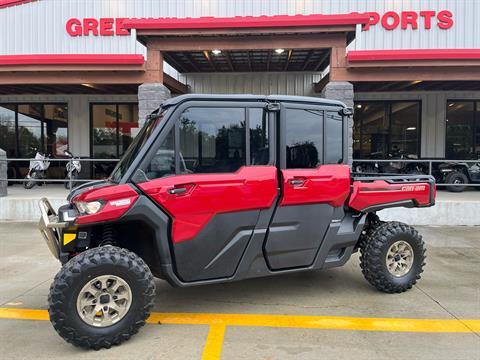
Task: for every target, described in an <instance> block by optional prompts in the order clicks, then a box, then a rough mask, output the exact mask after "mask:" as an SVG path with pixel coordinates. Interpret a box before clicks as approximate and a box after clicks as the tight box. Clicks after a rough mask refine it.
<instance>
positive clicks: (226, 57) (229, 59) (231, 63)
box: [224, 51, 235, 71]
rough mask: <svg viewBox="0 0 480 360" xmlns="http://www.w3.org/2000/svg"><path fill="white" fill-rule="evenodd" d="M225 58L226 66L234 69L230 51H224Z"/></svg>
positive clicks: (231, 69)
mask: <svg viewBox="0 0 480 360" xmlns="http://www.w3.org/2000/svg"><path fill="white" fill-rule="evenodd" d="M224 54H225V59H227V63H228V66H229V67H230V71H235V66H233V62H232V57H231V56H230V51H225V53H224Z"/></svg>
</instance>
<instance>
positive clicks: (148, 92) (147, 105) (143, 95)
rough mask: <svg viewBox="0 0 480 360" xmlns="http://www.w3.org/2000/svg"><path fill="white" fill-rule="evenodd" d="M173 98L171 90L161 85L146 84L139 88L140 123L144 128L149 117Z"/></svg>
mask: <svg viewBox="0 0 480 360" xmlns="http://www.w3.org/2000/svg"><path fill="white" fill-rule="evenodd" d="M170 97H171V95H170V90H168V88H167V87H166V86H165V85H163V84H161V83H145V84H142V85H140V86H139V87H138V121H139V123H140V126H143V124H144V123H145V119H146V117H147V115H149V114H150V113H151V112H152V111H154V110H155V109H157V108H158V107H159V106H160V105H161V104H162V103H163V102H164V101H165V100H167V99H169V98H170Z"/></svg>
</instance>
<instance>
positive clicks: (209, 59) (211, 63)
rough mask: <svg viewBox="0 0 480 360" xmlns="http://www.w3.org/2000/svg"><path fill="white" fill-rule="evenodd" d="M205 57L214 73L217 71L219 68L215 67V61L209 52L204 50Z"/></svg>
mask: <svg viewBox="0 0 480 360" xmlns="http://www.w3.org/2000/svg"><path fill="white" fill-rule="evenodd" d="M203 56H205V59H207V61H208V63H209V64H210V67H211V68H212V70H213V71H217V68H216V66H215V62H214V60H213V59H212V58H211V57H210V54H209V52H208V51H207V50H203Z"/></svg>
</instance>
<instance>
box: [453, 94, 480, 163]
mask: <svg viewBox="0 0 480 360" xmlns="http://www.w3.org/2000/svg"><path fill="white" fill-rule="evenodd" d="M474 110H475V102H474V101H449V102H448V103H447V119H446V120H447V126H446V131H447V137H446V139H447V141H446V144H445V145H446V146H445V156H446V157H447V158H449V159H470V158H474V157H476V156H478V155H479V152H480V141H479V140H480V139H479V137H480V136H479V132H480V130H479V125H478V111H479V110H478V106H477V116H475V111H474ZM476 117H477V119H475V118H476ZM475 120H476V121H477V126H475Z"/></svg>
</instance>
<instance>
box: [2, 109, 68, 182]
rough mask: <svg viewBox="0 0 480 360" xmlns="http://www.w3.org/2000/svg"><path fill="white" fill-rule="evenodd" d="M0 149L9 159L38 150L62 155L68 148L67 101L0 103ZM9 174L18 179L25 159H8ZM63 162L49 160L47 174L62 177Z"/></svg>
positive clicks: (31, 156) (32, 154) (30, 155)
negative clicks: (62, 102) (57, 102)
mask: <svg viewBox="0 0 480 360" xmlns="http://www.w3.org/2000/svg"><path fill="white" fill-rule="evenodd" d="M0 148H2V149H5V150H6V151H7V156H8V157H9V158H33V157H35V154H36V153H37V151H38V152H42V153H45V154H47V155H49V156H50V157H51V158H63V157H65V155H64V152H65V150H67V149H68V106H67V104H41V103H32V104H0ZM8 166H9V173H10V176H11V177H16V178H22V177H24V176H25V174H26V173H27V172H28V161H13V162H9V165H8ZM64 168H65V164H64V163H59V162H51V164H50V168H49V170H48V174H47V175H48V177H50V178H63V177H64V176H65V174H64V172H65V171H64Z"/></svg>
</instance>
